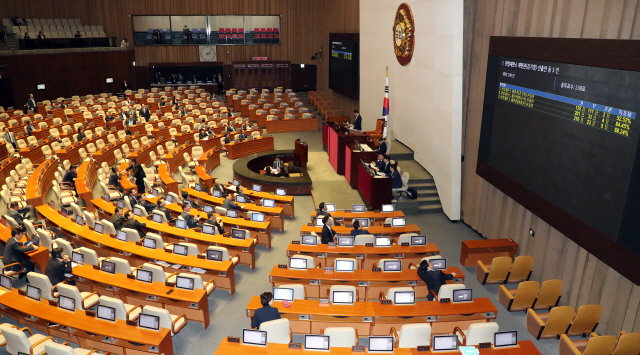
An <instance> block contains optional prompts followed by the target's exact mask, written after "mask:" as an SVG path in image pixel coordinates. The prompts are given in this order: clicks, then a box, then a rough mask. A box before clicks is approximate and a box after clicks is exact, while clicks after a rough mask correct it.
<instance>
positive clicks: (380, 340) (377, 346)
mask: <svg viewBox="0 0 640 355" xmlns="http://www.w3.org/2000/svg"><path fill="white" fill-rule="evenodd" d="M368 350H369V353H393V337H386V336H382V337H380V336H371V337H369V349H368Z"/></svg>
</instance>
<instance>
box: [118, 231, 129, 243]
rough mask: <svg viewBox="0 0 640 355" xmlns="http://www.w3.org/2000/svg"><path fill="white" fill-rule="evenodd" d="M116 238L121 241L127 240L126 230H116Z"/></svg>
mask: <svg viewBox="0 0 640 355" xmlns="http://www.w3.org/2000/svg"><path fill="white" fill-rule="evenodd" d="M116 239H118V240H121V241H123V242H126V241H127V232H123V231H118V233H116Z"/></svg>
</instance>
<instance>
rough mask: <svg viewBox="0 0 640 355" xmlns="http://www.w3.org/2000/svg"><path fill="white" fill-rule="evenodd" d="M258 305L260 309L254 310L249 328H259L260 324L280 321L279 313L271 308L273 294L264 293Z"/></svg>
mask: <svg viewBox="0 0 640 355" xmlns="http://www.w3.org/2000/svg"><path fill="white" fill-rule="evenodd" d="M260 303H261V304H262V308H258V309H256V311H255V313H254V314H253V319H252V320H251V328H256V329H259V328H260V324H262V323H264V322H268V321H272V320H277V319H280V318H281V317H280V313H279V312H278V309H277V308H275V307H272V306H273V294H272V293H271V292H265V293H263V294H261V295H260Z"/></svg>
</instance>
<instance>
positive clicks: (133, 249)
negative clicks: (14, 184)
mask: <svg viewBox="0 0 640 355" xmlns="http://www.w3.org/2000/svg"><path fill="white" fill-rule="evenodd" d="M36 209H37V210H38V212H39V213H40V214H41V215H42V216H43V217H44V218H46V219H47V221H48V222H50V223H51V224H52V226H53V227H55V228H57V229H59V230H60V232H62V233H64V234H66V235H68V236H69V237H70V238H71V239H72V240H73V241H74V242H75V244H76V245H77V246H86V247H88V248H90V249H93V250H95V251H96V253H97V254H98V255H99V256H101V257H108V256H115V257H119V258H125V259H128V260H129V263H130V264H131V266H134V267H135V266H140V265H142V264H144V263H148V262H152V261H160V262H163V263H168V264H169V265H168V266H165V265H162V266H163V267H164V269H165V271H167V272H170V273H173V272H176V271H180V272H187V273H198V274H199V275H200V276H201V277H202V280H203V281H205V282H207V281H209V280H214V282H215V283H216V287H218V288H221V289H223V290H227V291H229V293H230V294H231V295H233V293H234V292H235V276H234V270H233V263H232V262H231V261H211V260H206V259H200V258H198V257H197V256H196V255H188V256H181V255H176V254H173V253H171V252H166V251H165V250H163V249H149V248H145V247H143V246H142V245H138V244H136V243H134V242H131V241H128V242H123V241H119V240H117V239H115V238H113V237H111V236H109V235H107V234H102V233H96V232H94V231H92V230H91V229H90V228H89V227H87V226H80V225H78V224H76V223H75V222H73V221H72V220H71V218H65V217H63V216H62V215H61V214H60V213H58V211H56V210H54V209H52V208H51V207H50V206H48V205H46V206H38V207H36ZM171 265H181V266H182V268H180V269H178V268H173V267H172V266H171ZM198 269H201V270H203V271H204V272H203V273H200V272H198V271H200V270H198Z"/></svg>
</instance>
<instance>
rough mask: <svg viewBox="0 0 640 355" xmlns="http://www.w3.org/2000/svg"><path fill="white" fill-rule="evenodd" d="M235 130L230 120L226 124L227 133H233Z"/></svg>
mask: <svg viewBox="0 0 640 355" xmlns="http://www.w3.org/2000/svg"><path fill="white" fill-rule="evenodd" d="M235 131H236V128H235V127H233V121H230V122H229V124H228V125H227V133H233V132H235Z"/></svg>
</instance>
